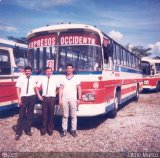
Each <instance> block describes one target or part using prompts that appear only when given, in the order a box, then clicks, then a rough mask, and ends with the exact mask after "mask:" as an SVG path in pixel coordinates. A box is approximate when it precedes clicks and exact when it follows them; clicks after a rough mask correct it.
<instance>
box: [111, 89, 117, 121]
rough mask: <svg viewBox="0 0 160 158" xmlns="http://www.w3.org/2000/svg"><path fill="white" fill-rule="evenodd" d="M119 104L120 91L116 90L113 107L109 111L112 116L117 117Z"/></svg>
mask: <svg viewBox="0 0 160 158" xmlns="http://www.w3.org/2000/svg"><path fill="white" fill-rule="evenodd" d="M118 105H119V95H118V91H116V94H115V97H114V105H113V109H112V110H111V111H110V113H109V115H110V117H111V118H115V117H116V116H117V111H118Z"/></svg>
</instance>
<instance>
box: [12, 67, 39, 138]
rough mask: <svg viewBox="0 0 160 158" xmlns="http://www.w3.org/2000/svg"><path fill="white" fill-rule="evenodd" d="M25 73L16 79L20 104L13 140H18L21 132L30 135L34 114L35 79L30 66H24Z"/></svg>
mask: <svg viewBox="0 0 160 158" xmlns="http://www.w3.org/2000/svg"><path fill="white" fill-rule="evenodd" d="M24 73H25V75H23V76H20V77H19V78H18V80H17V83H16V87H17V96H18V105H19V106H20V111H19V119H18V121H17V126H16V136H15V140H19V139H20V137H21V135H22V132H23V130H24V132H25V133H26V134H27V135H29V136H32V133H31V123H32V119H33V114H34V105H35V91H36V90H37V89H36V80H35V78H34V77H33V76H31V74H32V68H31V67H29V66H27V67H25V68H24Z"/></svg>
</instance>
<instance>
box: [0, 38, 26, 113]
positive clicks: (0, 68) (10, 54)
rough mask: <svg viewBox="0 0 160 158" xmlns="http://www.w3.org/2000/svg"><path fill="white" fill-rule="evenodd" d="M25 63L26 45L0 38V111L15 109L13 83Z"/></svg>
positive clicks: (15, 99) (15, 96) (15, 97)
mask: <svg viewBox="0 0 160 158" xmlns="http://www.w3.org/2000/svg"><path fill="white" fill-rule="evenodd" d="M26 62H27V45H25V44H20V43H16V42H13V41H9V40H5V39H1V38H0V111H4V110H8V109H12V108H15V107H17V95H16V94H17V93H16V88H15V83H16V80H17V78H18V77H19V75H21V74H22V70H23V68H24V66H25V64H26Z"/></svg>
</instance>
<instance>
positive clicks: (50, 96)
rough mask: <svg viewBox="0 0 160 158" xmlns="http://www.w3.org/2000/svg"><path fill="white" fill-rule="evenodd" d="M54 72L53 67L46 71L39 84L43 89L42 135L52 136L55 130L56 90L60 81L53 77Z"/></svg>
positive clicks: (41, 97)
mask: <svg viewBox="0 0 160 158" xmlns="http://www.w3.org/2000/svg"><path fill="white" fill-rule="evenodd" d="M52 73H53V71H52V68H51V67H47V68H46V69H45V74H46V75H45V76H43V77H42V78H41V81H40V82H39V83H38V87H42V96H39V95H38V96H39V99H40V100H42V119H43V120H42V128H41V135H45V134H46V133H48V135H49V136H51V135H52V133H53V129H54V109H55V99H56V90H57V88H58V87H59V84H58V81H57V80H56V79H55V77H54V76H53V75H52Z"/></svg>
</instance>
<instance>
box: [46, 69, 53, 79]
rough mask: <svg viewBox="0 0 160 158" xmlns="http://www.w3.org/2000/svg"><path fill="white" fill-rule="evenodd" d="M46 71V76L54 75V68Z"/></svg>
mask: <svg viewBox="0 0 160 158" xmlns="http://www.w3.org/2000/svg"><path fill="white" fill-rule="evenodd" d="M45 73H46V76H48V77H50V76H51V75H52V69H47V70H46V71H45Z"/></svg>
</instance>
